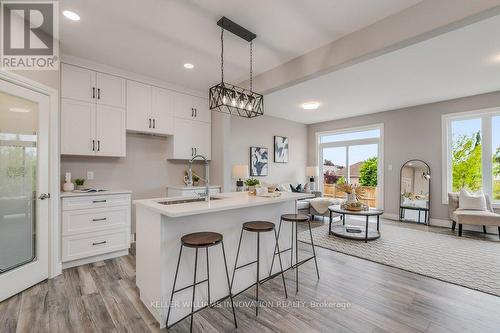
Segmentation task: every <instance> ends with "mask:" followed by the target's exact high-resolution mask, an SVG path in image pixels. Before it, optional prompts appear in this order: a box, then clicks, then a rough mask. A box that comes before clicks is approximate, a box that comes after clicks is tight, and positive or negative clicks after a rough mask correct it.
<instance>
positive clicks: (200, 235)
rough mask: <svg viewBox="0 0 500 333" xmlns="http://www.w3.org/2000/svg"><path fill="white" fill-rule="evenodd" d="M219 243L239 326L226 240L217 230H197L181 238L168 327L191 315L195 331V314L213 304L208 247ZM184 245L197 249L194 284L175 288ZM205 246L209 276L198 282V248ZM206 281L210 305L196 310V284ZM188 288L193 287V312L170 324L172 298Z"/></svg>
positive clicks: (230, 296) (236, 325) (234, 315)
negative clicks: (211, 300)
mask: <svg viewBox="0 0 500 333" xmlns="http://www.w3.org/2000/svg"><path fill="white" fill-rule="evenodd" d="M217 244H221V247H222V257H223V258H224V267H225V268H226V279H227V286H228V288H229V299H230V300H231V308H232V310H233V319H234V326H235V327H236V328H238V324H237V323H236V313H235V311H234V304H233V295H232V293H231V285H230V284H229V272H228V270H227V261H226V251H225V250H224V241H223V240H222V235H221V234H219V233H216V232H195V233H192V234H187V235H184V236H182V238H181V249H180V250H179V259H178V260H177V268H176V270H175V277H174V285H173V287H172V294H171V295H170V304H169V306H168V312H167V321H166V326H167V329H169V328H171V327H172V326H174V325H175V324H177V323H178V322H180V321H182V320H184V319H185V318H187V317H189V316H191V326H190V332H192V331H193V315H194V314H195V313H196V312H198V311H201V310H203V309H204V308H206V307H208V306H212V304H211V303H210V269H209V265H208V248H209V247H212V246H215V245H217ZM184 246H186V247H190V248H194V249H195V250H196V252H195V257H194V277H193V284H191V285H189V286H186V287H183V288H180V289H177V290H175V285H176V282H177V274H178V273H179V265H180V262H181V256H182V248H183V247H184ZM203 248H204V249H205V251H206V257H207V278H206V279H205V280H202V281H198V282H196V271H197V266H198V249H203ZM204 282H206V283H207V289H208V292H207V294H208V305H207V306H204V307H202V308H200V309H197V310H196V311H194V295H195V291H196V286H197V285H199V284H201V283H204ZM188 288H193V298H192V303H191V313H190V314H188V315H187V316H185V317H183V318H181V319H179V320H178V321H176V322H175V323H173V324H171V325H170V326H169V325H168V318H169V316H170V309H171V307H172V300H173V298H174V294H175V293H178V292H180V291H183V290H186V289H188ZM225 298H227V296H226V297H223V298H222V299H220V300H218V301H217V302H214V304H216V303H219V302H220V301H222V300H223V299H225Z"/></svg>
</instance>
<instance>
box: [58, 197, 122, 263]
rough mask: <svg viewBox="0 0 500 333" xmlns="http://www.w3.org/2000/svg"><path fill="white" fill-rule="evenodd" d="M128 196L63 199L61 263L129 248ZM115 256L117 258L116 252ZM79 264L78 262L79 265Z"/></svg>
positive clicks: (92, 257)
mask: <svg viewBox="0 0 500 333" xmlns="http://www.w3.org/2000/svg"><path fill="white" fill-rule="evenodd" d="M130 205H131V198H130V194H128V193H125V194H110V195H88V194H85V195H82V196H68V197H64V195H63V198H62V262H63V265H64V266H65V267H71V266H73V265H72V263H71V262H72V261H75V260H84V259H86V258H88V259H89V261H87V262H93V261H98V260H101V259H102V257H100V256H104V255H107V257H106V258H109V255H110V254H113V253H114V252H117V251H123V250H127V249H128V248H129V247H130V207H131V206H130ZM117 255H120V253H119V252H117ZM80 263H81V262H78V264H80Z"/></svg>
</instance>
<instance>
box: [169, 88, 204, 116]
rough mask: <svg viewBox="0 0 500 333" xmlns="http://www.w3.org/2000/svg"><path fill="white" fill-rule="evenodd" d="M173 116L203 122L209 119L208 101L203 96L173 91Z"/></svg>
mask: <svg viewBox="0 0 500 333" xmlns="http://www.w3.org/2000/svg"><path fill="white" fill-rule="evenodd" d="M173 95H174V108H175V117H176V118H183V119H189V120H198V121H203V122H210V121H211V114H210V110H209V109H208V101H207V100H206V99H204V98H200V97H195V96H191V95H186V94H180V93H174V94H173Z"/></svg>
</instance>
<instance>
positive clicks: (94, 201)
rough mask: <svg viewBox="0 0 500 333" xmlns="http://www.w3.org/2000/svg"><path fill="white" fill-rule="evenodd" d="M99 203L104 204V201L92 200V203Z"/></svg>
mask: <svg viewBox="0 0 500 333" xmlns="http://www.w3.org/2000/svg"><path fill="white" fill-rule="evenodd" d="M101 202H106V200H92V203H101Z"/></svg>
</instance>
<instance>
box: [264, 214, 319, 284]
mask: <svg viewBox="0 0 500 333" xmlns="http://www.w3.org/2000/svg"><path fill="white" fill-rule="evenodd" d="M283 221H285V222H292V223H293V224H292V242H291V245H290V247H289V248H288V249H284V250H282V251H281V252H280V250H279V248H277V247H275V249H274V253H275V255H276V254H280V253H283V252H286V251H290V265H291V266H290V269H294V268H295V291H296V292H298V291H299V266H300V265H302V264H304V263H306V262H308V261H309V260H311V259H314V264H315V265H316V274H317V275H318V280H319V270H318V261H317V260H316V251H315V249H314V240H313V236H312V230H311V220H310V219H309V216H307V215H304V214H283V215H281V219H280V224H279V226H278V239H279V236H280V232H281V222H283ZM305 222H307V223H308V225H309V235H310V236H311V245H312V251H313V255H312V256H311V257H309V258H306V259H303V260H301V261H299V241H298V237H297V235H298V232H297V229H298V228H297V224H298V223H305ZM294 225H295V264H293V247H294V246H293V226H294ZM276 244H278V242H276ZM276 250H277V251H278V252H276ZM273 264H274V256H273V261H272V262H271V272H272V270H273ZM281 270H283V268H282V269H281Z"/></svg>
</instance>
